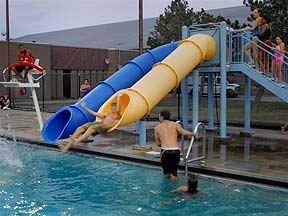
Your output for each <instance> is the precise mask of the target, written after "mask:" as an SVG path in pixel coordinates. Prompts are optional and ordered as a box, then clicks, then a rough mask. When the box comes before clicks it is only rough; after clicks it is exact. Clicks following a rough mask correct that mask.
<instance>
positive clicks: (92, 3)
mask: <svg viewBox="0 0 288 216" xmlns="http://www.w3.org/2000/svg"><path fill="white" fill-rule="evenodd" d="M186 1H188V4H189V8H193V10H194V11H199V10H200V9H201V8H204V9H205V10H209V9H216V8H224V7H233V6H240V5H243V4H242V2H243V0H186ZM5 2H6V0H0V31H1V33H5V32H6V16H5V14H6V12H5V11H6V9H5ZM170 3H171V0H143V17H144V18H151V17H158V16H159V15H160V14H162V13H164V9H165V8H166V7H167V6H168V5H170ZM138 7H139V6H138V0H9V13H10V38H12V39H13V38H17V37H20V36H24V35H29V34H35V33H42V32H50V31H57V30H63V29H71V28H77V27H83V26H91V25H99V24H106V23H114V22H121V21H127V20H135V19H138V16H139V15H138V10H139V9H138ZM3 39H4V36H2V34H1V35H0V40H3Z"/></svg>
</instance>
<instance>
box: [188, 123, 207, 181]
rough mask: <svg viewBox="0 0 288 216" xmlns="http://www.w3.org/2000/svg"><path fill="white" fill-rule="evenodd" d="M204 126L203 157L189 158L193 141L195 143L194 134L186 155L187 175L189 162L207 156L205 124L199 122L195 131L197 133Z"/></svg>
mask: <svg viewBox="0 0 288 216" xmlns="http://www.w3.org/2000/svg"><path fill="white" fill-rule="evenodd" d="M200 127H201V128H202V129H203V137H202V139H203V144H202V148H203V150H202V156H201V157H197V158H193V159H189V155H190V153H191V151H192V147H193V143H194V140H195V137H194V136H193V137H192V138H191V141H190V145H189V148H188V150H187V152H186V155H185V176H186V177H187V176H188V163H191V162H194V161H198V160H203V159H204V158H205V148H206V129H205V125H204V124H203V123H201V122H199V123H198V124H197V125H196V127H195V129H194V131H193V132H194V133H197V132H198V130H199V128H200Z"/></svg>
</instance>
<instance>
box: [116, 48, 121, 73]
mask: <svg viewBox="0 0 288 216" xmlns="http://www.w3.org/2000/svg"><path fill="white" fill-rule="evenodd" d="M121 44H122V43H117V45H118V66H117V68H118V70H120V68H121V67H122V66H121V64H120V60H121V59H120V45H121Z"/></svg>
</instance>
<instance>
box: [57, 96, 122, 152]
mask: <svg viewBox="0 0 288 216" xmlns="http://www.w3.org/2000/svg"><path fill="white" fill-rule="evenodd" d="M120 97H121V94H118V95H117V102H113V103H111V105H110V112H108V113H99V112H94V111H93V110H91V109H89V108H88V107H87V106H86V104H85V102H84V101H82V100H81V101H80V103H81V105H82V107H83V108H84V109H85V110H86V111H87V112H88V113H90V114H91V115H93V116H95V117H97V118H99V119H101V121H96V120H95V121H93V122H88V123H86V124H83V125H82V126H80V127H78V128H77V129H76V130H75V132H74V133H73V134H72V135H71V136H70V140H69V142H68V143H67V144H66V145H63V144H58V147H59V148H60V149H61V150H62V152H64V153H65V152H67V151H68V149H69V148H70V147H71V146H72V145H78V143H80V142H82V141H84V140H86V139H87V138H88V137H89V136H90V135H93V136H96V135H97V134H103V133H106V132H107V131H108V130H109V128H111V127H113V126H114V125H115V124H116V123H117V122H118V121H119V120H120V118H121V114H120ZM80 134H81V136H80Z"/></svg>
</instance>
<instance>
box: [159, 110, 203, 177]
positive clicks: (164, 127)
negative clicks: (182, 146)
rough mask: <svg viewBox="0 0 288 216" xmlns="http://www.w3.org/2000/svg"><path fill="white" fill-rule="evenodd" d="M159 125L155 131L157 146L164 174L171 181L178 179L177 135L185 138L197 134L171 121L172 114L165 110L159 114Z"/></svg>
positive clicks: (178, 153) (178, 151)
mask: <svg viewBox="0 0 288 216" xmlns="http://www.w3.org/2000/svg"><path fill="white" fill-rule="evenodd" d="M159 121H160V124H158V125H157V126H156V127H155V129H154V134H155V142H156V145H158V146H159V147H161V156H160V160H161V163H162V168H163V173H164V175H166V176H168V177H169V178H170V179H171V180H175V179H176V177H177V170H178V164H179V161H180V150H179V147H178V143H177V134H178V133H180V134H182V135H184V136H196V135H197V134H196V133H193V132H191V131H187V130H184V129H183V128H182V127H181V126H180V124H178V123H176V122H172V121H170V112H169V111H168V110H163V111H161V112H160V114H159Z"/></svg>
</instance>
